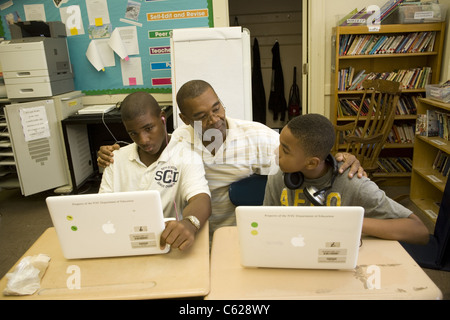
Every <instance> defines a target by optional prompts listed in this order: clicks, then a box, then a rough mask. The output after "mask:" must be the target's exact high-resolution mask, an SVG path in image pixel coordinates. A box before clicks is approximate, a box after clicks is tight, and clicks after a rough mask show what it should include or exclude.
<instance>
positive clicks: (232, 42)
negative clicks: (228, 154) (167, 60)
mask: <svg viewBox="0 0 450 320" xmlns="http://www.w3.org/2000/svg"><path fill="white" fill-rule="evenodd" d="M170 45H171V63H172V97H173V110H174V114H175V115H177V116H174V117H173V119H174V128H177V127H178V126H179V125H182V124H183V122H182V121H181V119H180V118H179V116H178V114H179V109H178V105H177V102H176V94H177V92H178V89H179V88H180V87H181V86H182V85H183V84H184V83H186V82H187V81H190V80H194V79H200V80H205V81H207V82H209V83H210V84H211V85H212V87H213V88H214V90H215V91H216V93H217V95H218V96H219V98H220V100H221V101H222V102H223V104H224V106H225V108H226V114H227V116H229V117H231V118H235V119H243V120H252V117H253V116H252V93H251V53H250V32H249V31H248V30H247V29H244V30H242V29H241V27H227V28H191V29H176V30H173V33H172V37H171V41H170Z"/></svg>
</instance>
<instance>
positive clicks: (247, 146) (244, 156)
mask: <svg viewBox="0 0 450 320" xmlns="http://www.w3.org/2000/svg"><path fill="white" fill-rule="evenodd" d="M226 120H227V124H228V130H227V138H226V140H225V142H224V143H223V144H222V145H221V146H220V147H219V144H220V143H218V144H217V145H215V143H214V141H218V140H215V139H220V141H222V140H221V139H222V137H221V136H219V130H215V131H210V132H208V131H207V132H205V134H204V136H205V137H204V138H205V139H208V140H210V141H213V142H212V143H211V146H208V148H205V146H204V145H203V143H202V137H201V134H199V133H198V132H197V130H196V131H194V128H193V127H192V126H188V125H184V126H181V127H179V128H177V129H176V130H175V131H174V132H173V134H172V139H173V140H177V141H186V142H188V143H190V144H191V148H192V149H193V150H195V151H196V153H198V154H199V155H201V157H202V159H203V164H204V168H205V172H206V179H207V180H208V183H209V189H210V190H211V204H212V214H211V217H210V218H209V221H210V229H209V230H210V234H211V235H212V234H213V233H214V231H215V230H216V229H217V228H220V227H223V226H230V225H236V216H235V206H234V205H233V204H232V203H231V201H230V198H229V196H228V189H229V187H230V184H231V183H233V182H235V181H238V180H240V179H243V178H246V177H248V176H250V175H252V174H254V173H256V174H263V175H268V174H275V173H276V172H277V171H278V165H277V164H276V158H275V150H276V149H277V148H278V145H279V135H278V133H277V132H275V131H274V130H272V129H270V128H269V127H267V126H265V125H263V124H261V123H258V122H252V121H246V120H238V119H231V118H228V117H227V118H226ZM199 131H200V130H199ZM194 132H195V134H194ZM212 137H214V138H212ZM216 146H217V147H216ZM211 147H213V148H214V147H216V148H215V155H212V153H211Z"/></svg>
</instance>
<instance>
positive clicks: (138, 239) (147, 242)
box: [129, 226, 157, 249]
mask: <svg viewBox="0 0 450 320" xmlns="http://www.w3.org/2000/svg"><path fill="white" fill-rule="evenodd" d="M129 236H130V241H131V247H132V248H133V249H136V248H152V247H156V246H157V241H156V234H155V233H154V232H148V227H147V226H135V227H134V228H133V233H130V235H129Z"/></svg>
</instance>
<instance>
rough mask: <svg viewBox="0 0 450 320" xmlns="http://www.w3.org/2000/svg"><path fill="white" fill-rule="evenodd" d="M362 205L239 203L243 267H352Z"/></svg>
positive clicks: (239, 229) (237, 213) (354, 261)
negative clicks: (245, 204) (256, 204)
mask: <svg viewBox="0 0 450 320" xmlns="http://www.w3.org/2000/svg"><path fill="white" fill-rule="evenodd" d="M363 217H364V209H363V208H362V207H284V206H283V207H282V206H279V207H278V206H239V207H237V208H236V219H237V228H238V232H239V243H240V250H241V264H242V265H243V266H244V267H268V268H306V269H352V268H355V266H356V262H357V259H358V251H359V245H360V238H361V229H362V222H363Z"/></svg>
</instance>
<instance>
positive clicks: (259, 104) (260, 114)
mask: <svg viewBox="0 0 450 320" xmlns="http://www.w3.org/2000/svg"><path fill="white" fill-rule="evenodd" d="M252 107H253V121H258V122H261V123H263V124H265V123H266V93H265V92H264V83H263V79H262V73H261V56H260V54H259V43H258V40H257V39H256V38H255V40H254V42H253V70H252Z"/></svg>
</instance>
